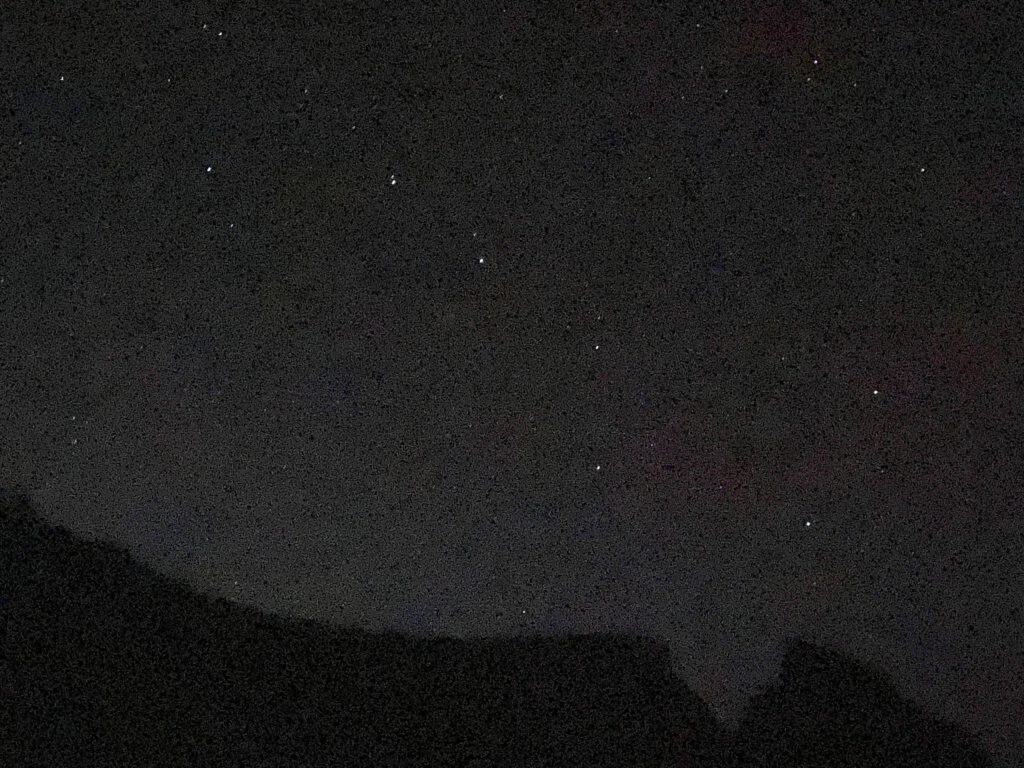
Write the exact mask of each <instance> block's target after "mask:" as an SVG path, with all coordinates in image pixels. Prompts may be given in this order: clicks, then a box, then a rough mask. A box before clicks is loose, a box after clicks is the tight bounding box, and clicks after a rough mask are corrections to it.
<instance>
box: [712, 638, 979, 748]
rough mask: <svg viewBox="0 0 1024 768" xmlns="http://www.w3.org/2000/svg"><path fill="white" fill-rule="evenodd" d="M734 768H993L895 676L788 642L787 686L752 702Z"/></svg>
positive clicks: (738, 735) (735, 743)
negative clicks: (903, 691)
mask: <svg viewBox="0 0 1024 768" xmlns="http://www.w3.org/2000/svg"><path fill="white" fill-rule="evenodd" d="M728 764H729V765H730V766H731V767H732V768H801V767H802V766H807V767H808V768H810V766H829V768H846V767H847V766H849V768H854V767H856V768H874V767H875V766H878V768H882V767H883V766H886V767H887V768H891V767H892V766H900V767H901V768H985V767H986V766H990V765H991V764H992V763H991V758H990V756H989V755H988V754H986V753H985V752H984V751H983V750H982V749H981V748H980V747H979V746H978V744H977V741H976V739H975V737H974V736H973V735H972V734H968V733H966V732H965V731H964V730H963V729H961V728H959V727H957V726H955V725H954V724H952V723H948V722H944V721H943V720H940V719H939V718H936V717H932V716H930V715H928V714H926V713H924V712H922V711H921V709H920V708H919V707H917V706H916V705H915V704H914V703H913V702H910V701H908V700H906V699H904V698H903V697H902V696H901V695H900V694H899V692H898V691H897V689H896V687H895V686H894V685H893V683H892V681H891V679H890V678H889V676H888V675H887V674H886V673H885V672H883V671H881V670H879V669H876V668H874V667H872V666H870V665H868V664H864V663H862V662H859V661H857V660H855V659H853V658H851V657H850V656H848V655H846V654H843V653H840V652H838V651H835V650H832V649H828V648H822V647H819V646H817V645H814V644H813V643H810V642H807V641H805V640H802V639H798V638H793V639H790V640H788V641H787V643H786V648H785V653H784V656H783V660H782V670H781V674H780V676H779V681H778V682H777V683H775V684H771V685H768V686H765V687H764V688H763V689H762V690H761V691H760V692H759V693H757V694H755V695H754V696H753V697H751V700H750V702H749V703H748V705H747V707H746V709H745V712H744V714H743V716H742V718H741V721H740V724H739V727H738V729H737V730H736V732H735V734H734V737H733V740H732V746H731V748H730V759H729V760H728Z"/></svg>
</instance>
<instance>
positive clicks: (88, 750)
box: [0, 492, 991, 768]
mask: <svg viewBox="0 0 1024 768" xmlns="http://www.w3.org/2000/svg"><path fill="white" fill-rule="evenodd" d="M0 734H2V735H3V738H2V739H0V765H3V766H7V765H10V766H15V765H17V766H48V767H49V766H108V765H109V766H212V767H216V766H254V767H262V766H274V767H275V768H286V767H287V766H303V767H304V768H308V767H311V766H375V767H376V766H441V765H446V766H447V765H451V766H475V765H479V766H587V768H593V767H594V766H631V767H635V766H659V767H661V768H670V767H671V768H676V767H678V768H683V767H684V766H685V767H692V768H783V767H785V768H801V766H808V767H810V766H829V768H844V767H845V766H850V767H851V768H852V767H853V766H857V768H871V767H872V766H900V767H901V768H908V767H909V768H933V767H934V768H938V767H939V766H942V768H987V767H988V766H990V765H991V763H990V759H989V757H988V755H986V754H985V753H984V752H983V751H982V750H981V749H980V747H978V746H977V743H976V741H975V739H974V737H973V736H971V735H969V734H965V733H964V732H963V731H962V730H960V729H959V728H957V727H955V726H953V725H951V724H949V723H944V722H942V721H940V720H938V719H936V718H933V717H931V716H929V715H926V714H924V713H922V712H921V711H920V710H919V709H918V708H917V707H916V706H915V705H914V704H912V703H911V702H908V701H907V700H905V699H904V698H902V697H901V696H900V695H899V693H898V691H897V690H896V689H895V687H894V686H893V685H892V683H891V682H890V681H889V679H888V677H887V676H886V675H885V674H884V673H883V672H880V671H878V670H876V669H873V668H871V667H869V666H867V665H864V664H861V663H859V662H857V661H855V660H854V659H852V658H850V657H848V656H845V655H844V654H841V653H839V652H837V651H833V650H829V649H825V648H821V647H818V646H816V645H814V644H812V643H809V642H806V641H804V640H801V639H791V640H790V641H788V644H787V647H786V653H785V656H784V659H783V663H782V670H781V674H780V677H779V680H778V682H777V683H774V684H771V685H768V686H766V687H764V688H763V689H762V690H761V691H760V692H759V693H757V694H756V695H755V696H753V697H752V699H751V701H750V703H749V705H748V706H747V708H746V711H745V712H744V715H743V717H742V719H741V721H740V723H739V726H738V728H736V729H734V730H733V731H729V730H727V729H725V728H723V727H722V726H721V725H720V724H719V722H718V721H717V720H716V719H715V717H714V715H713V713H712V711H711V709H710V708H709V707H708V706H707V705H706V704H705V703H704V702H703V701H701V699H700V698H699V697H698V696H697V695H696V694H695V693H694V692H693V691H692V690H691V689H690V688H689V687H687V685H686V684H685V683H684V682H682V681H681V680H679V679H678V678H677V677H676V675H675V674H673V672H672V664H671V656H670V653H669V651H668V648H667V647H666V646H665V645H664V644H662V643H660V642H657V641H655V640H651V639H646V638H638V637H629V636H625V635H614V634H593V635H579V636H564V637H518V638H501V639H486V640H471V641H470V640H458V639H454V638H416V637H410V636H405V635H401V634H398V633H372V632H367V631H363V630H360V629H353V628H345V627H338V626H332V625H327V624H322V623H318V622H314V621H305V620H296V619H285V618H281V617H277V616H273V615H268V614H264V613H261V612H259V611H257V610H255V609H253V608H251V607H247V606H244V605H239V604H235V603H231V602H228V601H226V600H222V599H216V598H211V597H208V596H204V595H201V594H197V593H196V592H194V591H193V590H191V589H189V588H188V587H187V586H185V585H184V584H183V583H181V582H178V581H175V580H173V579H170V578H168V577H165V576H163V575H161V574H159V573H157V572H156V571H153V570H152V569H150V568H148V567H146V566H144V565H141V564H140V563H138V562H136V561H135V560H133V559H132V557H130V556H129V554H128V553H127V551H126V550H124V549H123V548H120V547H117V546H113V545H110V544H107V543H102V542H90V541H85V540H83V539H81V538H80V537H77V536H75V535H74V534H72V533H70V532H69V531H67V530H65V529H63V528H60V527H56V526H52V525H50V524H48V523H46V522H45V521H43V520H42V519H41V518H40V517H39V516H38V515H37V514H36V513H35V511H34V510H33V508H32V506H31V504H30V502H29V501H28V500H27V499H26V498H25V497H24V496H22V495H18V494H11V493H8V494H3V493H2V492H0Z"/></svg>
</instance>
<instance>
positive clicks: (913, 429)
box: [0, 0, 1024, 754]
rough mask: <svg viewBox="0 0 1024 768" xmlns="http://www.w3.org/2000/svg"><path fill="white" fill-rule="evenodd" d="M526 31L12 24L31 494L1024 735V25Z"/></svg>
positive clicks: (6, 474) (754, 9) (527, 13)
mask: <svg viewBox="0 0 1024 768" xmlns="http://www.w3.org/2000/svg"><path fill="white" fill-rule="evenodd" d="M536 5H537V6H540V7H535V4H534V3H528V2H505V3H501V4H491V3H484V4H450V5H448V4H438V5H436V6H435V5H431V4H418V3H416V4H413V3H409V4H406V3H381V4H380V5H379V6H378V5H374V4H371V3H369V2H350V3H338V4H333V3H326V2H312V3H301V4H299V3H292V4H283V5H282V9H281V10H279V11H273V12H270V11H268V10H267V7H266V5H265V4H255V3H253V4H247V3H243V2H225V3H200V2H193V1H192V0H184V1H183V2H180V3H135V4H131V3H120V2H118V3H115V2H111V1H110V0H101V1H100V2H96V1H95V0H77V1H68V2H60V3H56V2H47V3H27V2H25V3H13V4H11V7H10V8H5V9H4V11H3V23H2V24H0V50H2V51H3V53H0V57H3V58H6V59H7V62H8V63H7V64H5V65H3V67H0V71H2V75H0V87H2V88H0V90H2V94H0V95H2V99H3V102H2V103H3V113H2V114H3V123H2V124H3V135H2V142H3V143H2V148H0V184H2V187H0V485H3V486H19V487H23V488H25V489H27V490H28V491H29V492H30V493H31V495H32V497H33V499H34V500H35V502H36V503H37V504H38V505H39V507H40V511H41V513H43V514H44V515H45V516H47V517H48V518H49V519H51V520H53V521H55V522H58V523H60V524H62V525H66V526H68V527H70V528H71V529H72V530H74V531H76V532H79V533H80V534H82V535H84V536H86V537H90V538H93V537H99V538H103V539H108V540H111V541H114V542H117V543H120V544H122V545H124V546H127V547H128V548H129V549H130V550H131V551H132V552H133V553H135V554H136V555H137V556H138V557H139V558H141V559H142V560H144V561H146V562H148V563H150V564H152V565H153V566H154V567H157V568H158V569H160V570H162V571H164V572H167V573H172V574H177V575H180V576H182V577H184V578H186V579H187V580H188V581H189V582H190V583H191V584H194V585H195V586H196V587H197V588H198V589H200V590H202V591H204V592H209V593H213V594H218V595H224V596H228V597H230V598H231V599H234V600H237V601H239V602H244V603H252V604H255V605H258V606H260V607H262V608H264V609H267V610H270V611H274V612H279V613H287V614H292V615H300V616H310V617H316V618H321V619H325V620H331V621H336V622H341V623H344V624H357V625H360V626H363V627H365V628H369V629H380V628H385V627H387V628H396V629H400V630H405V631H409V632H414V633H418V634H452V635H458V636H478V635H492V634H504V635H510V634H518V633H562V632H585V631H591V630H596V629H607V628H613V629H616V630H625V631H629V632H637V633H642V634H649V635H654V636H657V637H662V638H664V639H665V640H667V641H668V642H669V643H670V645H671V648H672V650H673V654H674V658H675V663H676V667H677V671H678V672H679V673H680V674H681V675H682V676H683V677H684V678H685V679H686V680H687V681H689V682H690V683H691V685H693V687H694V688H695V689H696V690H697V691H698V692H699V693H700V694H701V695H702V696H704V697H705V698H706V699H707V700H708V702H709V703H710V704H711V705H712V706H713V707H714V708H715V709H716V711H717V712H718V714H719V715H720V716H722V717H723V718H725V719H726V720H727V721H728V720H730V719H731V718H733V717H735V715H736V714H737V713H738V711H739V708H740V707H741V705H742V704H743V703H744V702H745V701H746V699H747V697H748V696H749V695H750V694H751V693H752V692H753V690H754V688H755V686H756V685H757V684H759V683H762V682H767V681H769V680H771V679H773V678H774V677H775V675H776V674H777V672H778V661H779V658H780V657H781V645H780V641H781V639H782V638H783V637H785V636H787V635H795V634H801V635H804V636H805V637H808V638H809V639H814V640H818V641H821V642H824V643H827V644H831V645H835V646H836V647H838V648H840V649H843V650H847V651H849V652H851V653H853V654H855V655H857V656H859V657H860V658H863V659H865V660H868V661H871V662H876V663H879V664H881V665H882V666H883V667H884V668H886V669H887V670H889V671H890V672H891V673H892V674H893V676H894V678H895V680H896V681H897V683H898V685H899V686H900V688H901V689H902V690H903V691H904V692H905V693H906V694H907V695H909V696H910V697H912V698H914V699H915V700H917V701H918V702H920V703H921V704H922V705H924V706H925V707H927V708H929V709H930V710H932V711H934V712H936V713H937V714H940V715H942V716H945V717H948V718H950V719H953V720H955V721H957V722H960V723H963V724H965V725H966V726H967V727H968V728H971V729H975V730H978V731H981V733H982V735H983V738H984V740H985V741H986V743H987V744H988V746H989V747H990V748H992V749H993V750H994V751H996V753H997V754H1009V751H1010V750H1011V749H1017V750H1020V749H1024V740H1022V739H1021V737H1020V718H1021V713H1022V711H1024V682H1022V681H1024V628H1022V627H1024V617H1022V609H1021V603H1022V600H1021V594H1022V593H1024V564H1022V563H1024V557H1022V554H1021V553H1022V551H1024V519H1022V514H1021V499H1022V496H1024V460H1022V456H1024V454H1022V450H1021V447H1022V445H1024V418H1022V413H1021V409H1022V406H1021V402H1022V400H1021V395H1022V394H1024V365H1022V361H1024V264H1022V261H1021V254H1022V252H1024V205H1022V194H1024V173H1022V167H1024V166H1022V161H1024V143H1022V140H1021V135H1022V133H1021V125H1024V91H1022V90H1021V88H1020V75H1021V72H1024V39H1022V38H1021V37H1020V35H1019V32H1020V30H1021V28H1022V27H1024V9H1021V8H1020V7H1019V6H1018V4H1016V3H1013V2H1004V3H997V2H987V1H986V2H973V3H963V4H962V7H960V8H952V7H944V6H943V4H941V3H935V2H907V3H899V4H894V3H877V4H870V3H864V2H854V1H853V0H842V1H841V2H833V3H824V2H821V3H796V2H793V3H790V2H781V3H775V4H771V3H762V2H756V3H755V2H751V3H749V4H742V3H737V4H730V5H724V4H723V5H718V6H712V5H707V4H705V5H700V6H698V5H689V6H686V7H684V5H683V4H673V3H653V2H645V3H641V4H640V5H639V6H636V5H634V4H633V3H625V2H611V0H603V1H601V0H597V1H595V2H568V1H567V0H556V1H555V2H550V3H540V4H536ZM897 5H898V6H899V9H898V10H895V11H894V10H893V8H894V7H896V6H897ZM1015 740H1016V741H1015Z"/></svg>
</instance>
